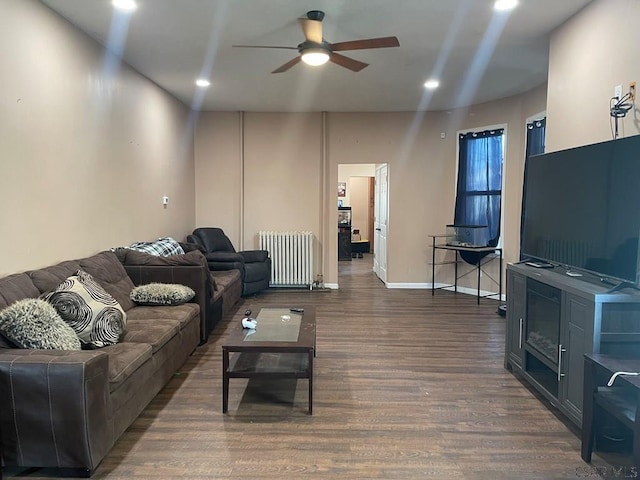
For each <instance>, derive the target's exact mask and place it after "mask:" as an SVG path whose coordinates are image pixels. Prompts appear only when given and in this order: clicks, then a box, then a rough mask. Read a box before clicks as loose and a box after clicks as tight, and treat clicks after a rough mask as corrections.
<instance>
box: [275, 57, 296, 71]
mask: <svg viewBox="0 0 640 480" xmlns="http://www.w3.org/2000/svg"><path fill="white" fill-rule="evenodd" d="M300 60H301V57H300V55H298V56H297V57H295V58H294V59H292V60H289V61H288V62H287V63H285V64H284V65H281V66H279V67H278V68H276V69H275V70H274V71H273V72H271V73H282V72H286V71H287V70H289V69H290V68H291V67H293V66H294V65H296V64H298V63H300Z"/></svg>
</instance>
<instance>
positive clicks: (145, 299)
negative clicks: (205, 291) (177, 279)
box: [131, 283, 196, 305]
mask: <svg viewBox="0 0 640 480" xmlns="http://www.w3.org/2000/svg"><path fill="white" fill-rule="evenodd" d="M195 295H196V292H194V291H193V289H191V288H189V287H187V286H186V285H180V284H177V283H147V284H146V285H139V286H137V287H135V288H134V289H133V290H131V300H133V301H134V302H136V303H137V304H138V305H181V304H183V303H186V302H188V301H189V300H191V299H192V298H193V297H195Z"/></svg>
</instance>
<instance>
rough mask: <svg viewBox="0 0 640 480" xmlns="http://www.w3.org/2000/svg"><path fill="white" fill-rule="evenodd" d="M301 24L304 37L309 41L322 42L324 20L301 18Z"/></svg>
mask: <svg viewBox="0 0 640 480" xmlns="http://www.w3.org/2000/svg"><path fill="white" fill-rule="evenodd" d="M299 21H300V26H301V27H302V31H303V32H304V38H305V39H306V40H307V41H308V42H313V43H322V22H321V21H320V20H311V19H309V18H300V19H299Z"/></svg>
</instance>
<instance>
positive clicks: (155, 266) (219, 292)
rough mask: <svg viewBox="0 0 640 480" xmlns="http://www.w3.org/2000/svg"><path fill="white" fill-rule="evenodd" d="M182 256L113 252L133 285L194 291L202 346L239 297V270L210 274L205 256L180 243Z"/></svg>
mask: <svg viewBox="0 0 640 480" xmlns="http://www.w3.org/2000/svg"><path fill="white" fill-rule="evenodd" d="M181 245H182V246H183V248H184V250H185V251H186V253H185V254H182V255H170V256H167V257H162V256H157V255H150V254H148V253H143V252H139V251H136V250H131V249H127V248H119V249H117V250H116V251H115V253H116V255H117V256H118V259H119V260H120V261H121V262H122V264H123V265H124V268H125V270H126V272H127V274H128V275H129V277H131V279H132V280H133V283H135V284H136V285H143V284H146V283H151V282H161V283H180V284H183V285H187V286H188V287H191V288H192V289H193V290H194V291H195V292H196V296H195V300H194V301H195V302H197V303H198V304H199V305H200V343H201V344H202V343H205V342H206V341H207V339H208V338H209V334H210V333H211V331H212V330H213V329H214V327H215V326H216V325H217V324H218V322H220V320H221V319H222V317H223V316H224V315H226V314H227V313H228V312H229V311H231V310H232V309H233V307H234V306H235V304H236V303H237V302H238V300H240V296H241V295H242V279H241V277H240V272H239V271H238V270H226V271H219V272H211V271H209V267H208V264H207V259H206V258H205V256H204V254H202V252H201V251H200V250H199V249H197V248H196V247H190V246H189V245H190V244H185V243H182V244H181Z"/></svg>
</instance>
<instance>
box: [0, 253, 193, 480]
mask: <svg viewBox="0 0 640 480" xmlns="http://www.w3.org/2000/svg"><path fill="white" fill-rule="evenodd" d="M78 269H82V270H84V271H86V272H88V273H89V274H91V275H92V276H93V277H94V278H95V279H96V280H97V281H98V282H99V283H100V284H101V285H102V286H103V287H104V289H105V290H107V292H109V293H110V294H111V295H112V296H113V297H114V298H115V299H116V300H117V301H118V302H119V303H120V305H121V306H122V307H123V309H124V310H125V311H126V313H127V331H126V334H125V335H124V338H123V339H122V340H121V341H120V343H118V344H116V345H111V346H108V347H104V348H101V349H97V350H76V351H62V350H26V349H18V348H10V347H11V344H10V342H7V341H6V339H0V347H4V348H0V405H1V407H0V434H1V438H0V440H1V445H2V455H3V458H4V464H5V465H7V466H18V467H57V468H63V469H78V470H79V471H80V472H79V473H82V474H84V475H87V474H88V475H90V474H91V473H92V472H93V471H94V469H95V468H96V467H97V466H98V465H99V463H100V461H101V460H102V459H103V458H104V456H105V455H106V454H107V453H108V452H109V450H110V449H111V448H112V446H113V445H114V443H115V441H116V440H117V439H118V438H119V437H120V436H121V435H122V433H123V432H124V431H125V430H126V429H127V428H128V427H129V426H130V425H131V423H132V422H133V421H134V420H135V419H136V418H137V417H138V415H139V414H140V413H141V412H142V410H143V409H144V408H145V407H146V406H147V404H148V403H149V402H150V401H151V400H152V399H153V398H154V397H155V395H156V394H157V393H158V392H159V391H160V390H161V389H162V388H163V387H164V386H165V385H166V383H167V382H168V381H169V380H170V379H171V377H172V376H173V375H174V373H175V372H176V371H177V370H179V369H180V367H181V366H182V365H183V364H184V362H185V361H186V359H187V358H188V356H189V355H190V354H191V353H192V352H193V351H194V349H195V348H196V347H197V345H198V344H199V342H200V339H201V318H200V315H199V313H200V307H199V304H198V303H186V304H182V305H176V306H138V305H135V304H134V303H133V302H132V301H131V300H130V299H129V293H130V291H131V289H132V288H133V287H134V283H133V282H132V280H131V278H130V277H129V276H128V275H127V272H126V271H125V268H124V267H123V265H122V263H121V262H120V261H119V260H118V257H117V256H116V255H115V253H114V252H111V251H106V252H101V253H98V254H96V255H94V256H91V257H89V258H85V259H80V260H72V261H66V262H62V263H60V264H58V265H54V266H51V267H47V268H43V269H40V270H34V271H30V272H25V273H18V274H13V275H10V276H8V277H4V278H0V309H1V308H4V307H6V306H8V305H10V304H12V303H13V302H15V301H17V300H20V299H23V298H36V297H39V296H40V295H41V294H42V293H44V292H48V291H50V290H52V289H53V288H55V287H56V286H57V285H58V284H59V283H60V282H62V281H63V280H64V279H65V278H67V277H68V276H70V275H73V274H75V272H76V271H77V270H78ZM176 280H179V278H176ZM175 283H177V281H176V282H175Z"/></svg>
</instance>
